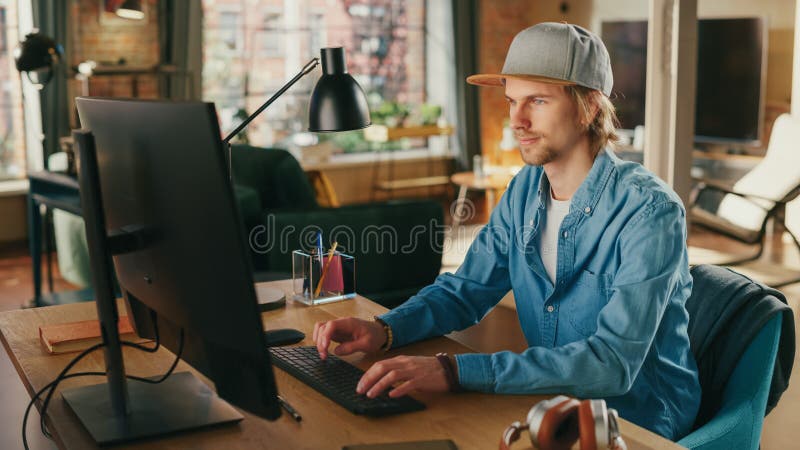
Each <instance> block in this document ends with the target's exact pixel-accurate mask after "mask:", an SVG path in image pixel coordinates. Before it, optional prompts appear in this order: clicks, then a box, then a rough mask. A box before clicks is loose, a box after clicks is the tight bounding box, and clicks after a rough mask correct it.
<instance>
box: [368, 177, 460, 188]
mask: <svg viewBox="0 0 800 450" xmlns="http://www.w3.org/2000/svg"><path fill="white" fill-rule="evenodd" d="M448 184H450V177H448V176H447V175H441V176H434V177H421V178H408V179H404V180H392V181H381V182H378V183H377V184H376V185H375V189H380V190H384V191H392V190H396V189H414V188H424V187H434V186H447V185H448Z"/></svg>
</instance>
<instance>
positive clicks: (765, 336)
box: [678, 265, 795, 450]
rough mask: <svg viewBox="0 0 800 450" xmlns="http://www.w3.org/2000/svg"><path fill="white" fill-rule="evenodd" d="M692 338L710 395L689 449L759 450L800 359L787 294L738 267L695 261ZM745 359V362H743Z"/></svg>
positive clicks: (690, 303)
mask: <svg viewBox="0 0 800 450" xmlns="http://www.w3.org/2000/svg"><path fill="white" fill-rule="evenodd" d="M691 273H692V277H693V278H694V286H693V289H692V295H691V296H690V297H689V299H688V300H687V301H686V309H687V311H688V312H689V327H688V332H689V340H690V345H691V349H692V353H693V354H694V357H695V360H696V361H697V365H698V369H699V374H700V376H699V378H700V385H701V388H702V399H701V403H700V411H699V413H698V415H697V419H696V421H695V429H694V430H693V431H692V432H691V433H690V434H689V435H687V436H685V437H684V438H682V439H681V440H679V441H678V444H680V445H683V446H685V447H687V448H689V449H702V450H716V449H719V450H730V449H737V450H738V449H753V450H756V449H758V448H759V441H760V438H761V428H762V426H763V424H764V416H765V415H766V414H767V413H768V412H769V411H770V410H771V409H772V408H773V407H774V406H775V405H776V404H777V403H778V399H779V398H780V396H781V394H782V393H783V392H784V391H785V389H786V387H787V386H788V383H789V376H790V374H791V368H792V365H793V362H794V351H795V348H794V347H795V336H794V315H793V312H792V310H791V308H789V306H788V305H787V304H786V299H785V297H784V296H783V294H782V293H781V292H779V291H777V290H775V289H772V288H769V287H767V286H764V285H763V284H761V283H758V282H755V281H753V280H751V279H750V278H747V277H746V276H744V275H741V274H739V273H737V272H735V271H733V270H731V269H727V268H722V267H719V266H712V265H700V266H695V267H693V268H692V270H691ZM737 358H738V359H737Z"/></svg>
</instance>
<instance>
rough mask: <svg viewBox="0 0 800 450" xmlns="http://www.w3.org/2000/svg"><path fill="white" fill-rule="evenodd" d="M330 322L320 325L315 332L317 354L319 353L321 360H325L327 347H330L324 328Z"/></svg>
mask: <svg viewBox="0 0 800 450" xmlns="http://www.w3.org/2000/svg"><path fill="white" fill-rule="evenodd" d="M329 324H330V322H325V323H323V324H322V325H320V327H319V329H318V330H317V339H316V342H317V352H319V357H320V358H321V359H325V358H327V357H328V345H330V338H327V336H326V328H328V325H329Z"/></svg>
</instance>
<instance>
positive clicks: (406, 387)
mask: <svg viewBox="0 0 800 450" xmlns="http://www.w3.org/2000/svg"><path fill="white" fill-rule="evenodd" d="M415 388H416V383H415V382H414V380H413V379H411V380H408V381H406V382H405V383H402V384H401V385H400V386H397V387H396V388H394V389H392V390H391V391H389V397H391V398H397V397H402V396H404V395H408V394H410V393H411V391H413V390H414V389H415Z"/></svg>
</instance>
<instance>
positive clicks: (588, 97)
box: [564, 85, 619, 155]
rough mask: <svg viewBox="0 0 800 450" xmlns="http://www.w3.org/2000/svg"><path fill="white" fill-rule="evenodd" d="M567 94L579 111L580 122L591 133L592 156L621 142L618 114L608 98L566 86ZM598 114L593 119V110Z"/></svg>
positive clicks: (597, 92)
mask: <svg viewBox="0 0 800 450" xmlns="http://www.w3.org/2000/svg"><path fill="white" fill-rule="evenodd" d="M564 89H565V90H566V92H567V94H569V96H570V97H571V98H572V100H573V101H574V102H575V106H576V107H577V109H578V121H579V123H580V124H581V125H582V126H583V127H584V129H585V131H588V133H589V145H590V147H591V149H592V152H593V153H592V154H593V155H597V154H598V153H599V152H600V150H601V149H602V148H603V147H605V146H606V145H610V146H614V145H615V144H616V143H617V142H618V141H619V135H618V134H617V127H618V126H619V120H617V112H616V110H615V108H614V105H613V104H612V103H611V100H609V98H608V97H606V96H605V95H604V94H603V93H602V92H600V91H598V90H596V89H591V88H587V87H584V86H577V85H574V86H565V87H564ZM594 108H597V112H596V113H595V115H594V117H592V110H593V109H594Z"/></svg>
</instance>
